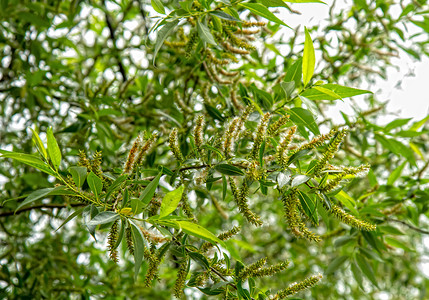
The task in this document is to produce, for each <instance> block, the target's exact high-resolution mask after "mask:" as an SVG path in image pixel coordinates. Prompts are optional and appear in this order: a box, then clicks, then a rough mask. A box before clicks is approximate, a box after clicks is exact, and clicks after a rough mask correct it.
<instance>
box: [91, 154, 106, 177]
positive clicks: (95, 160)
mask: <svg viewBox="0 0 429 300" xmlns="http://www.w3.org/2000/svg"><path fill="white" fill-rule="evenodd" d="M101 158H102V155H101V151H95V153H94V154H93V155H92V160H91V171H92V172H94V174H95V175H97V176H98V177H100V178H101V179H103V176H102V175H103V172H102V171H101Z"/></svg>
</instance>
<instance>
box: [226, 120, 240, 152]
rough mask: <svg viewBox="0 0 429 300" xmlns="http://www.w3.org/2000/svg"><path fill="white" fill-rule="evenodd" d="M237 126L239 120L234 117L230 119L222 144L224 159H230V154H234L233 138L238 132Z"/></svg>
mask: <svg viewBox="0 0 429 300" xmlns="http://www.w3.org/2000/svg"><path fill="white" fill-rule="evenodd" d="M239 124H240V118H238V117H235V118H234V119H232V121H231V123H229V126H228V128H227V130H226V132H225V137H224V141H223V143H222V150H223V153H224V154H225V157H226V158H230V157H231V156H232V153H233V152H234V142H235V136H236V132H237V131H238V130H239Z"/></svg>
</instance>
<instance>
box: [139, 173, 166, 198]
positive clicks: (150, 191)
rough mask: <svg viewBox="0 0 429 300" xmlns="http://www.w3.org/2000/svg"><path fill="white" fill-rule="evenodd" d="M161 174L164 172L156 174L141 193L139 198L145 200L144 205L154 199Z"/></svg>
mask: <svg viewBox="0 0 429 300" xmlns="http://www.w3.org/2000/svg"><path fill="white" fill-rule="evenodd" d="M161 176H162V172H159V173H158V175H156V177H155V178H154V179H153V180H152V181H151V182H150V183H149V184H148V185H147V186H146V187H145V189H144V190H143V192H142V193H141V195H140V198H139V200H140V201H141V202H143V204H144V205H147V204H148V203H149V202H150V200H152V197H153V195H154V194H155V191H156V188H157V187H158V184H159V179H160V178H161Z"/></svg>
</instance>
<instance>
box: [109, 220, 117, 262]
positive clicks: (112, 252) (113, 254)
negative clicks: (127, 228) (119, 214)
mask: <svg viewBox="0 0 429 300" xmlns="http://www.w3.org/2000/svg"><path fill="white" fill-rule="evenodd" d="M118 228H119V220H116V221H115V222H113V224H112V227H110V232H109V235H108V236H107V248H108V249H109V257H110V259H111V260H112V261H114V262H115V263H117V262H118V250H117V249H116V248H115V246H116V242H117V240H118V235H119V234H118Z"/></svg>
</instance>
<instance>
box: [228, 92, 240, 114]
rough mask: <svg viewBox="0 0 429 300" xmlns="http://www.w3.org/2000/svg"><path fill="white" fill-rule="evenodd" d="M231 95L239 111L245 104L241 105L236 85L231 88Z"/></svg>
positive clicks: (233, 103)
mask: <svg viewBox="0 0 429 300" xmlns="http://www.w3.org/2000/svg"><path fill="white" fill-rule="evenodd" d="M229 96H230V98H231V103H232V105H233V106H234V108H235V109H236V110H238V111H240V110H242V109H243V105H241V104H240V102H238V99H237V93H236V92H235V87H234V88H232V89H231V92H230V94H229Z"/></svg>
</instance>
